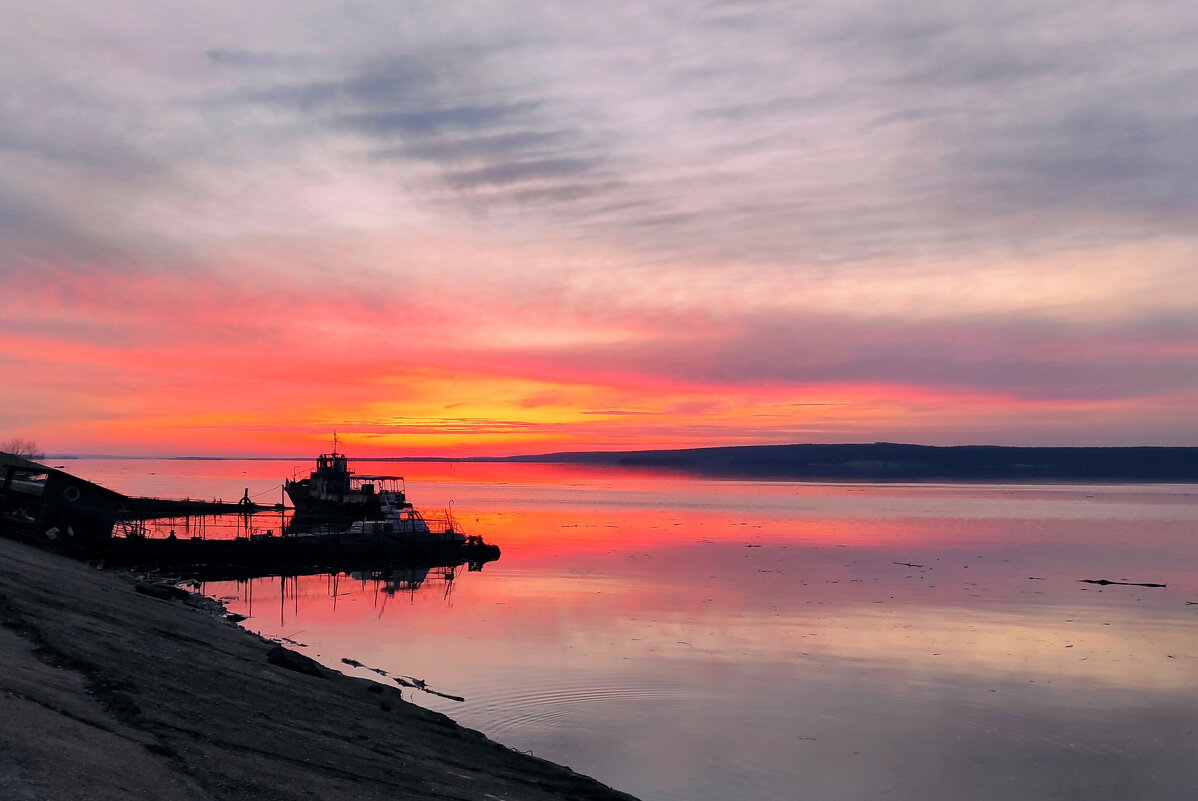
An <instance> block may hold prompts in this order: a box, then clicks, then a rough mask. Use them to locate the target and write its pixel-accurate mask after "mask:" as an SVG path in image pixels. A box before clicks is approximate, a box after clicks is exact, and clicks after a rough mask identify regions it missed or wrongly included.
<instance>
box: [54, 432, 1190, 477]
mask: <svg viewBox="0 0 1198 801" xmlns="http://www.w3.org/2000/svg"><path fill="white" fill-rule="evenodd" d="M46 458H47V460H67V459H130V460H148V459H164V460H169V461H213V462H218V461H292V462H306V461H310V460H311V458H312V456H310V455H309V456H277V457H276V456H270V457H266V456H115V455H90V454H88V455H84V454H54V455H51V456H48V457H46ZM351 461H359V462H428V463H456V462H463V463H500V464H502V463H509V464H519V463H536V464H574V465H595V466H616V467H636V468H642V469H666V470H672V471H682V472H687V473H697V474H702V475H706V476H727V477H749V478H775V479H796V480H802V479H808V480H828V479H833V480H890V481H893V480H900V481H1100V482H1109V481H1129V482H1181V483H1189V482H1198V447H1167V446H1136V447H1126V446H1120V447H1017V446H1003V445H957V446H935V445H907V444H899V443H887V442H876V443H872V444H842V445H813V444H804V445H743V446H728V447H715V448H684V449H677V450H642V451H567V452H558V453H545V454H529V455H517V456H452V457H450V456H419V457H417V456H390V457H387V456H384V457H371V458H358V459H351Z"/></svg>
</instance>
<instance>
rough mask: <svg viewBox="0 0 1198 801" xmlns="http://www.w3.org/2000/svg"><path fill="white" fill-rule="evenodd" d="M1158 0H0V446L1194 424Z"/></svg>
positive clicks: (950, 440) (1184, 12)
mask: <svg viewBox="0 0 1198 801" xmlns="http://www.w3.org/2000/svg"><path fill="white" fill-rule="evenodd" d="M1195 86H1198V15H1195V14H1194V13H1193V6H1192V4H1191V3H1190V2H1158V3H1148V2H1138V3H1126V2H1106V3H1104V2H1082V3H1076V2H1066V1H1065V0H1028V1H1027V2H1004V1H1002V0H999V2H994V1H993V0H986V2H981V1H980V0H960V1H959V2H953V3H943V2H936V3H934V2H927V1H926V0H907V1H906V2H883V1H882V0H839V1H838V2H812V3H799V2H793V1H788V2H772V1H771V0H761V1H760V2H757V1H755V0H740V1H738V0H711V2H701V1H698V0H690V2H676V1H674V0H660V1H659V2H626V0H612V2H607V3H599V4H584V3H569V2H550V1H549V0H541V1H540V2H508V1H507V0H492V1H490V2H444V0H441V1H440V2H394V0H386V1H385V2H384V1H383V0H377V1H376V0H353V1H351V2H342V3H334V2H312V0H288V1H287V2H271V0H263V1H262V2H253V3H245V2H226V1H225V0H211V1H209V2H203V3H198V2H193V3H178V2H175V3H168V2H151V1H149V0H123V2H120V3H117V4H96V3H84V2H80V0H36V2H32V1H28V0H9V2H6V3H5V4H4V6H3V9H2V10H0V440H5V439H8V438H11V437H21V438H26V439H32V440H34V441H36V442H37V443H38V444H39V445H40V447H41V448H42V449H44V450H47V451H50V452H53V453H120V454H131V455H168V456H169V455H216V454H224V455H284V454H286V455H291V454H306V453H314V452H316V451H319V450H327V449H328V447H329V445H330V442H331V438H332V432H334V431H336V432H337V433H338V435H339V436H340V438H341V443H342V449H343V450H345V451H347V452H348V453H350V455H351V456H382V455H409V456H419V455H469V454H479V455H485V454H514V453H540V452H548V451H557V450H598V449H633V448H660V447H690V446H711V445H739V444H757V443H784V442H871V441H878V440H885V441H892V442H917V443H924V444H933V445H952V444H999V445H1003V444H1006V445H1198V416H1196V415H1195V410H1196V409H1198V147H1196V146H1195V143H1198V91H1196V90H1195Z"/></svg>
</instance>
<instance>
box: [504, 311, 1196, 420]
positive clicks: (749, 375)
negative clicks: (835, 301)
mask: <svg viewBox="0 0 1198 801" xmlns="http://www.w3.org/2000/svg"><path fill="white" fill-rule="evenodd" d="M691 327H692V328H693V325H692V326H691ZM1196 343H1198V322H1195V321H1191V320H1181V319H1165V320H1156V319H1145V320H1141V321H1138V322H1134V323H1129V324H1127V325H1125V326H1123V327H1121V328H1119V329H1113V330H1112V329H1093V330H1091V329H1088V328H1087V327H1085V326H1081V325H1077V326H1066V325H1063V324H1060V323H1050V322H1046V321H1041V320H1035V319H1006V320H998V319H996V320H990V321H986V320H978V319H969V320H960V321H956V322H949V323H940V324H936V325H931V324H925V325H917V324H911V323H906V322H903V321H900V320H893V321H878V322H872V323H867V322H864V321H862V322H858V323H850V322H848V321H845V320H838V319H833V318H824V319H810V318H795V319H787V318H783V317H774V318H762V319H753V320H742V321H741V322H740V323H739V324H738V325H737V326H736V327H735V329H734V330H723V329H720V328H712V329H711V330H710V333H707V334H704V333H703V331H702V330H696V332H695V334H694V335H693V336H691V337H687V338H686V339H685V340H679V339H677V338H676V337H663V338H662V339H661V340H659V341H656V342H647V343H639V344H636V345H617V346H593V345H592V346H588V348H587V351H586V355H585V361H586V363H587V364H588V365H589V367H590V369H593V370H594V371H595V372H596V373H598V374H603V373H604V372H605V371H608V370H610V371H613V372H616V373H619V374H622V375H628V374H629V373H630V372H631V373H633V374H642V375H645V376H651V377H653V378H654V379H655V380H660V379H663V378H664V379H672V380H682V381H688V382H696V383H707V384H712V383H714V384H726V385H731V386H760V385H762V384H772V385H795V384H804V383H817V384H818V383H825V382H845V383H866V384H876V383H893V384H897V385H917V386H936V387H943V388H951V389H958V390H961V391H979V390H981V391H988V392H995V393H999V394H1009V395H1013V396H1016V397H1022V398H1027V399H1041V400H1045V399H1055V400H1062V399H1063V400H1086V399H1107V400H1110V399H1130V398H1142V397H1154V396H1160V395H1167V394H1171V393H1175V392H1193V391H1198V371H1196V370H1195V369H1194V368H1193V364H1192V359H1191V357H1190V356H1189V355H1188V354H1189V353H1191V352H1192V350H1193V348H1194V346H1195V344H1196ZM580 360H581V359H580V355H579V354H578V353H576V352H574V351H573V350H569V349H563V350H541V351H534V352H532V353H529V352H524V353H521V354H519V358H518V359H514V361H518V362H519V363H521V364H525V365H529V364H531V365H538V366H539V367H538V369H539V370H542V371H544V374H545V375H557V374H560V373H561V372H562V371H567V372H568V371H569V370H570V369H571V368H572V366H573V365H576V364H577V363H579V361H580Z"/></svg>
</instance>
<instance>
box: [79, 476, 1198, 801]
mask: <svg viewBox="0 0 1198 801" xmlns="http://www.w3.org/2000/svg"><path fill="white" fill-rule="evenodd" d="M65 466H66V468H67V469H68V470H69V471H71V472H74V473H77V474H78V475H81V476H83V477H85V478H89V479H93V480H96V481H98V482H100V483H102V484H105V485H106V486H110V487H112V488H114V489H118V490H121V491H126V492H132V493H145V494H155V495H163V496H172V497H182V496H184V495H190V496H191V497H201V496H202V497H210V498H211V497H217V498H220V497H223V498H224V499H226V500H234V499H236V498H239V497H241V495H242V492H243V490H244V489H248V490H249V493H250V495H251V496H257V499H258V500H261V501H263V502H275V501H277V500H278V498H279V485H280V484H281V482H282V479H283V478H284V477H290V476H291V475H292V474H293V468H298V469H299V472H300V473H301V474H304V473H306V471H307V470H308V469H310V468H309V465H307V464H300V463H292V462H285V463H284V462H240V461H221V462H216V461H210V462H190V461H149V460H140V461H133V460H129V461H119V460H77V461H71V462H68V463H65ZM355 468H356V469H357V471H358V472H361V473H396V472H400V473H405V474H406V475H407V476H408V480H407V488H408V495H409V499H410V500H412V501H413V502H414V503H415V504H416V506H417V508H421V509H424V510H427V511H432V512H438V511H441V510H442V509H444V508H447V507H449V506H450V504H451V502H452V508H453V512H454V515H455V516H456V517H457V519H458V520H459V521H460V522H461V523H462V524H463V525H464V527H465V529H466V531H467V533H470V534H479V535H482V536H483V537H484V538H485V539H486V540H487V541H488V542H494V543H496V544H498V545H499V546H500V547H501V548H502V549H503V555H502V557H501V558H500V559H499V560H498V561H497V562H492V563H489V564H487V565H485V567H484V568H483V570H482V571H481V572H467V571H464V570H460V571H454V572H452V573H450V574H446V573H444V572H442V571H433V572H432V573H430V574H428V575H423V574H421V575H397V576H391V577H389V578H387V577H362V576H359V577H354V576H350V575H344V574H343V575H340V576H337V577H331V576H309V577H298V578H286V579H281V578H268V579H256V580H253V581H250V582H222V583H210V584H206V585H205V586H204V588H203V589H204V591H205V592H206V593H208V594H210V595H213V596H215V597H218V598H221V599H222V600H224V601H226V603H227V605H228V607H229V608H230V609H231V610H232V611H237V612H240V613H242V614H248V615H249V616H250V617H249V619H248V620H247V621H246V622H245V623H244V624H243V625H245V626H246V627H247V628H249V629H251V630H253V631H257V632H261V633H262V634H263V635H265V636H268V637H275V638H286V639H288V640H291V641H293V642H295V643H297V646H296V647H297V648H299V649H300V650H301V651H303V652H304V653H307V654H309V655H310V656H313V657H315V658H317V659H320V660H321V661H322V662H324V663H326V664H328V665H330V666H333V667H337V668H338V669H341V670H343V671H345V672H347V673H350V674H353V675H359V676H363V677H370V678H374V679H377V680H380V681H387V680H388V679H385V678H383V677H382V676H380V675H379V674H377V673H375V672H372V671H370V670H369V669H368V668H371V667H373V668H378V669H380V670H384V671H386V672H387V673H388V674H390V675H392V676H406V677H415V678H420V679H424V680H425V681H427V683H428V687H429V688H431V689H434V690H438V691H441V692H444V693H447V694H451V695H457V696H462V697H464V698H465V701H464V702H461V703H458V702H455V701H451V700H447V699H444V698H440V697H437V696H434V695H430V694H428V693H421V692H418V691H416V690H405V691H404V692H405V696H406V697H408V698H410V699H411V700H413V701H415V702H417V703H420V704H422V705H425V706H428V707H431V708H434V709H438V710H441V711H443V712H445V713H447V714H449V715H451V716H453V717H454V718H455V719H456V720H458V721H460V722H461V723H463V724H464V725H467V726H470V727H472V728H476V729H479V730H481V731H483V732H485V733H486V734H488V735H489V736H491V737H492V738H493V739H496V740H498V741H500V742H503V743H505V744H507V745H509V746H511V747H512V748H516V749H519V750H521V751H531V752H532V753H534V754H536V755H538V756H541V757H545V758H547V759H551V760H553V761H555V762H560V763H563V764H566V765H569V766H570V767H572V768H574V769H575V770H578V771H580V772H583V773H587V774H589V775H592V776H595V777H596V778H599V779H600V780H602V781H604V782H606V783H608V784H611V785H613V786H615V787H617V788H619V789H622V790H625V791H627V792H630V793H633V794H634V795H637V796H639V797H641V798H642V799H644V800H645V801H675V800H677V801H682V800H685V801H730V800H731V799H741V800H744V801H759V800H760V801H766V800H770V801H772V800H774V799H819V800H820V801H828V800H831V799H863V798H870V799H895V800H896V801H940V800H941V799H943V801H950V800H951V801H959V799H966V798H968V799H974V800H985V799H1012V800H1013V799H1020V800H1021V801H1022V800H1023V799H1075V798H1076V799H1087V800H1088V801H1094V799H1119V801H1130V800H1132V799H1158V800H1161V799H1165V800H1167V799H1186V801H1189V799H1192V798H1193V797H1194V789H1195V788H1196V787H1198V692H1196V690H1198V574H1196V571H1195V568H1196V566H1198V487H1196V486H1193V485H1147V486H1145V485H1134V486H1133V485H1100V486H1090V485H1084V486H1066V485H1018V486H1016V485H981V484H970V485H946V484H905V485H898V484H885V485H880V484H811V483H792V482H757V481H723V480H708V479H700V478H693V477H685V476H672V475H663V474H652V473H644V472H630V471H625V470H620V469H598V468H592V467H585V468H583V467H564V466H549V465H524V464H516V465H500V464H466V463H463V464H437V463H408V464H386V463H371V462H358V463H355ZM192 523H193V524H194V521H192ZM279 523H280V516H279V515H278V514H277V513H276V514H273V515H265V516H259V517H258V518H256V519H255V521H254V522H253V525H254V526H256V527H258V528H260V529H266V528H272V527H274V528H276V529H277V527H278V525H279ZM204 526H205V527H209V526H211V527H212V528H213V530H214V531H217V530H220V524H218V523H216V522H215V521H209V522H206V523H205V524H204ZM217 535H220V534H217ZM1083 579H1094V580H1098V579H1107V580H1109V581H1119V582H1129V583H1133V584H1140V583H1154V584H1166V585H1167V586H1166V587H1142V586H1128V585H1123V584H1108V585H1099V584H1090V583H1085V582H1084V581H1082V580H1083ZM342 658H351V659H354V660H357V661H359V662H361V663H363V665H364V667H361V668H353V667H350V666H348V665H346V664H343V663H341V659H342Z"/></svg>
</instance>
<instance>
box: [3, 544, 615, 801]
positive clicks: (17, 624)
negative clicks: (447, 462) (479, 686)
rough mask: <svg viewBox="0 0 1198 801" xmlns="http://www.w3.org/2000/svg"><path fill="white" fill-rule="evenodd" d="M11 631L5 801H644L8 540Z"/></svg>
mask: <svg viewBox="0 0 1198 801" xmlns="http://www.w3.org/2000/svg"><path fill="white" fill-rule="evenodd" d="M143 589H144V588H143ZM0 624H2V625H0V689H2V690H3V693H2V694H0V716H2V717H0V721H2V722H0V797H3V798H5V799H9V801H59V799H62V800H63V801H65V800H66V799H71V801H89V800H93V799H94V800H95V801H108V800H109V799H168V798H169V799H172V801H174V800H175V799H178V798H188V799H202V800H205V801H206V800H207V799H263V800H264V801H265V800H266V799H270V800H271V801H288V800H289V799H342V798H344V799H351V798H352V799H354V800H355V801H370V800H371V799H388V801H394V799H521V800H522V801H523V800H525V799H527V800H528V801H537V800H538V799H578V800H579V801H585V800H587V799H594V800H595V801H603V800H605V799H613V801H614V800H615V799H623V800H624V801H629V800H630V799H632V796H629V795H626V794H624V793H620V792H618V791H615V790H612V789H610V788H608V787H606V786H604V785H602V784H600V783H599V782H597V781H595V780H593V779H590V778H588V777H585V776H581V775H579V774H576V773H573V772H572V771H570V770H569V769H568V768H564V767H561V766H558V765H555V764H553V763H550V762H547V761H544V760H541V759H537V758H535V757H531V756H527V755H524V754H520V753H517V752H515V751H512V750H510V749H508V748H505V747H504V746H501V745H499V744H497V743H494V742H492V741H490V740H488V739H486V738H485V737H484V736H483V735H481V734H479V733H477V732H475V731H471V730H469V729H465V728H462V727H461V726H459V725H457V724H456V723H454V722H453V721H452V720H450V719H449V718H447V717H445V716H443V715H440V714H438V713H435V712H430V711H428V710H425V709H422V708H420V707H418V706H415V705H414V704H410V703H408V702H407V701H404V700H402V698H401V691H400V689H399V688H398V687H390V686H384V685H381V684H378V683H376V682H372V681H368V680H365V679H356V678H351V677H347V676H343V675H341V674H339V673H336V672H335V671H330V670H328V669H326V668H323V667H320V666H319V665H316V663H314V662H311V661H310V660H307V659H306V658H304V657H297V656H294V655H292V654H291V652H280V651H279V650H278V648H277V646H275V645H274V644H273V643H269V642H266V641H263V640H262V639H260V638H258V637H256V636H254V635H252V634H250V633H248V632H246V631H244V630H242V629H240V628H238V627H237V626H235V625H234V624H232V623H229V622H228V621H225V620H224V619H222V618H221V617H220V616H219V615H218V614H217V610H214V609H213V604H212V602H211V601H208V600H206V599H203V598H200V597H198V596H192V597H189V598H174V599H167V598H159V597H154V596H152V595H147V594H144V593H143V592H139V591H137V587H136V579H135V578H134V577H132V576H128V575H125V574H120V573H112V572H106V571H100V570H97V569H95V568H89V567H87V566H85V565H82V564H79V563H77V562H73V561H71V560H68V559H64V558H62V557H59V556H56V555H53V554H48V553H44V552H41V551H38V550H36V549H33V548H30V547H28V546H24V545H21V544H18V543H14V542H11V541H8V540H3V539H0ZM480 669H482V668H481V667H480ZM633 801H635V800H633Z"/></svg>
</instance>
